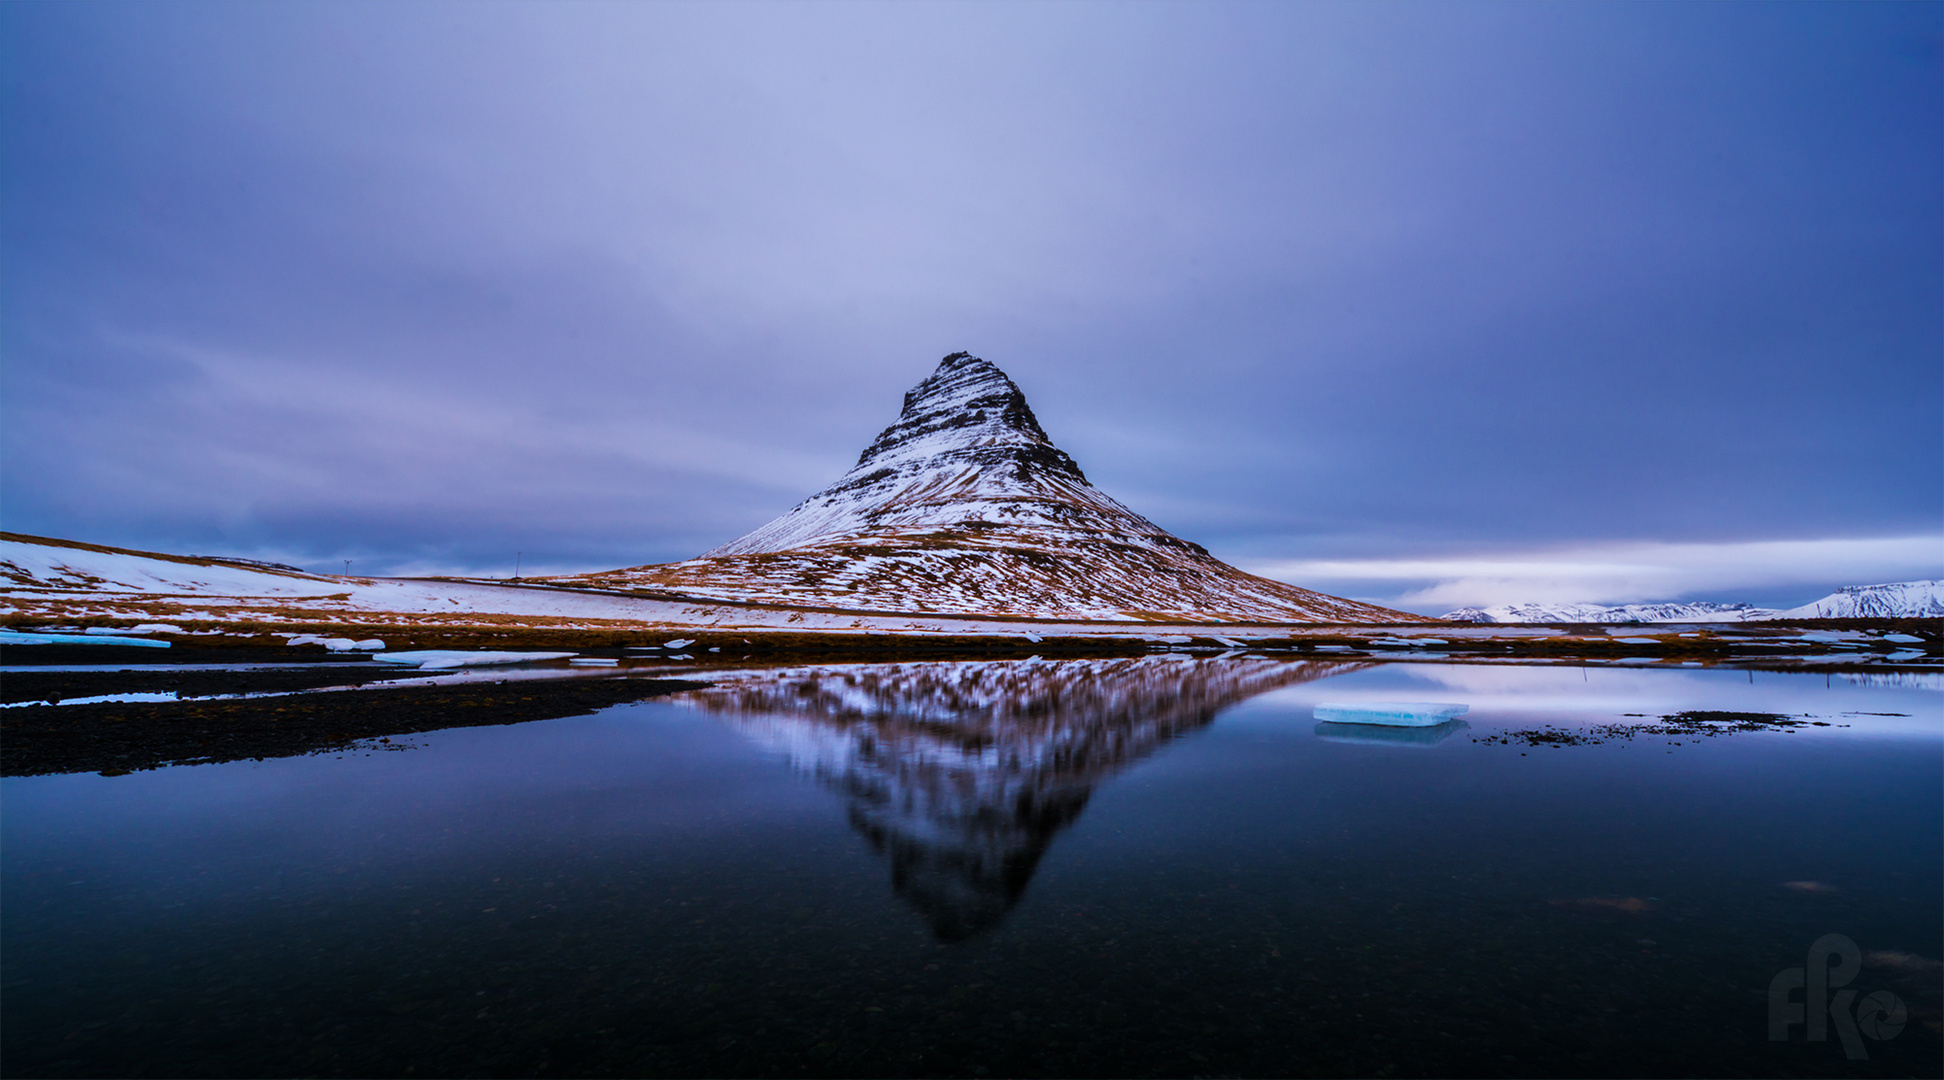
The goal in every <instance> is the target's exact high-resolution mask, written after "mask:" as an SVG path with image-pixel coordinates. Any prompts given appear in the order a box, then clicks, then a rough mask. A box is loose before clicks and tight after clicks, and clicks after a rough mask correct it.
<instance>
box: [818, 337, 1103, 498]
mask: <svg viewBox="0 0 1944 1080" xmlns="http://www.w3.org/2000/svg"><path fill="white" fill-rule="evenodd" d="M914 465H918V466H923V467H925V468H927V469H933V470H937V469H950V468H951V467H952V466H953V465H961V466H965V465H969V466H973V467H977V468H980V469H997V470H998V471H1000V472H1001V473H1005V474H1010V475H1011V476H1012V478H1014V479H1017V480H1019V481H1020V482H1022V483H1024V482H1029V481H1030V479H1031V478H1032V477H1033V476H1034V475H1035V474H1049V475H1052V476H1057V477H1059V478H1061V479H1063V480H1067V481H1071V482H1077V483H1081V484H1084V483H1086V482H1087V478H1086V476H1085V475H1084V474H1083V473H1081V471H1080V466H1079V465H1078V464H1076V463H1075V462H1074V460H1073V459H1072V458H1071V457H1068V456H1067V454H1066V453H1065V451H1062V450H1061V449H1060V448H1059V447H1056V446H1054V445H1053V443H1052V441H1051V440H1049V439H1048V438H1047V437H1046V432H1045V431H1044V430H1043V429H1041V427H1040V425H1039V418H1038V417H1035V416H1034V415H1033V409H1032V406H1030V405H1028V404H1026V395H1025V394H1023V393H1020V390H1019V387H1017V386H1015V385H1014V384H1013V381H1012V380H1011V379H1009V378H1007V377H1006V373H1005V372H1003V371H1000V370H999V369H998V368H997V367H995V366H994V365H992V364H990V363H988V362H986V361H985V360H981V359H980V358H978V357H976V356H973V355H972V354H971V353H962V352H960V353H953V354H952V355H950V356H948V357H946V358H945V359H943V360H941V361H939V363H938V370H936V371H934V372H932V373H931V375H930V376H929V377H927V378H926V379H925V381H923V382H921V383H919V384H918V385H917V386H914V387H912V388H911V390H910V391H909V392H907V393H906V394H905V396H904V410H903V411H902V412H901V413H899V414H898V420H897V422H896V423H894V424H892V425H891V426H890V427H888V428H885V429H884V431H883V432H882V433H880V434H879V435H878V437H877V439H876V441H874V442H872V443H871V445H870V446H869V447H866V448H865V450H864V453H863V454H862V455H860V456H859V457H858V459H857V467H856V469H855V470H853V475H856V474H857V473H860V472H863V471H864V470H871V469H884V468H890V469H906V468H909V467H911V466H914Z"/></svg>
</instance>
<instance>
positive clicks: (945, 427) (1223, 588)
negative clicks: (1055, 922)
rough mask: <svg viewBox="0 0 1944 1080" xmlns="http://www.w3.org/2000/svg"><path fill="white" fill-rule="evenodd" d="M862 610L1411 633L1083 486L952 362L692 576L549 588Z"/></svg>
mask: <svg viewBox="0 0 1944 1080" xmlns="http://www.w3.org/2000/svg"><path fill="white" fill-rule="evenodd" d="M554 580H555V581H557V582H561V583H586V584H591V585H597V586H599V587H601V588H605V589H624V590H641V591H657V592H660V591H666V592H671V593H678V594H681V595H684V596H692V597H698V598H707V599H712V600H734V601H744V602H754V603H768V604H794V605H803V606H808V607H820V608H839V609H843V610H856V611H881V612H912V613H921V614H939V615H998V616H1026V617H1034V618H1054V619H1061V618H1065V619H1112V620H1134V621H1160V622H1179V621H1197V620H1211V619H1213V620H1222V621H1242V622H1413V621H1418V620H1419V619H1420V616H1415V615H1409V614H1406V613H1404V612H1398V611H1390V610H1388V609H1385V608H1380V607H1375V606H1372V605H1370V604H1362V603H1358V602H1356V601H1354V600H1345V599H1342V598H1340V597H1335V596H1327V595H1324V594H1323V593H1318V592H1312V591H1310V590H1308V589H1299V588H1297V587H1295V586H1293V585H1285V584H1283V583H1282V582H1279V581H1271V580H1269V579H1267V578H1261V577H1256V576H1255V575H1253V574H1247V573H1244V572H1242V571H1240V570H1237V569H1236V568H1235V567H1232V566H1230V565H1228V564H1227V563H1224V562H1222V561H1221V560H1219V559H1217V558H1215V557H1214V556H1212V555H1210V554H1209V553H1208V551H1207V550H1206V549H1204V548H1203V547H1202V546H1201V545H1200V544H1194V543H1190V542H1189V541H1186V540H1182V539H1180V538H1179V537H1176V536H1174V535H1172V534H1170V533H1169V532H1168V531H1167V530H1166V529H1163V528H1161V527H1160V526H1159V525H1156V524H1154V523H1153V522H1151V521H1149V520H1147V519H1146V518H1144V517H1142V516H1140V515H1139V514H1136V513H1135V512H1133V511H1132V510H1129V509H1128V508H1127V507H1125V506H1122V505H1121V504H1120V503H1118V502H1115V501H1114V500H1113V499H1111V498H1109V497H1108V496H1107V495H1106V494H1105V493H1103V492H1101V491H1100V490H1099V489H1098V488H1096V487H1094V486H1093V485H1092V484H1090V483H1088V482H1087V477H1086V474H1084V473H1082V472H1081V471H1080V466H1079V464H1078V463H1076V462H1075V461H1074V460H1073V458H1071V457H1069V456H1068V455H1067V454H1066V452H1065V451H1063V450H1061V449H1060V448H1059V447H1057V446H1054V445H1053V442H1052V440H1050V439H1048V438H1047V437H1046V432H1045V431H1043V430H1041V429H1040V425H1039V421H1038V420H1037V419H1036V418H1035V417H1034V416H1033V410H1032V408H1031V407H1030V406H1028V405H1027V404H1026V395H1024V394H1022V393H1020V391H1019V387H1017V386H1015V385H1013V381H1012V380H1011V379H1009V378H1007V377H1006V374H1005V372H1003V371H1000V370H999V369H998V368H997V367H994V366H993V365H992V364H989V363H987V362H986V361H984V360H981V359H979V358H978V357H976V356H972V355H971V354H969V353H953V354H952V355H950V356H947V357H946V358H945V359H944V360H943V361H941V362H940V363H939V365H938V370H936V371H934V372H932V374H931V376H930V377H929V378H927V379H925V380H924V381H923V382H921V383H919V384H918V385H917V386H915V387H913V388H912V390H911V392H910V393H907V394H906V395H905V398H904V410H903V411H902V412H901V413H900V414H899V416H898V420H897V422H896V423H894V424H892V425H891V426H890V427H888V428H885V429H884V432H883V433H882V434H880V435H879V436H878V437H877V440H876V441H875V442H873V443H871V445H870V446H869V447H867V448H866V449H865V451H864V453H863V456H861V457H859V458H858V459H857V465H856V467H854V468H853V469H851V470H850V472H848V473H846V474H845V475H844V476H843V478H842V479H840V480H838V481H837V483H835V484H833V485H831V486H830V487H828V488H825V489H824V490H822V491H820V492H818V493H816V494H815V495H812V496H810V497H809V498H807V499H805V500H803V501H802V502H801V503H798V504H797V505H796V506H795V507H794V508H793V509H791V510H790V511H789V512H788V513H786V514H784V515H783V516H782V517H779V518H777V519H776V520H774V521H772V522H770V523H769V524H767V525H764V526H763V527H761V528H759V529H757V530H756V531H754V532H752V533H749V534H748V535H746V536H743V537H741V538H740V539H737V540H732V541H730V542H729V543H727V544H724V545H722V546H721V547H718V548H716V549H714V550H712V551H708V552H705V553H704V554H703V555H701V556H700V557H699V558H694V559H689V560H687V561H686V562H677V563H664V564H658V565H651V566H639V567H633V568H631V569H626V570H615V571H609V572H606V573H600V574H588V575H583V576H581V577H578V578H568V579H554Z"/></svg>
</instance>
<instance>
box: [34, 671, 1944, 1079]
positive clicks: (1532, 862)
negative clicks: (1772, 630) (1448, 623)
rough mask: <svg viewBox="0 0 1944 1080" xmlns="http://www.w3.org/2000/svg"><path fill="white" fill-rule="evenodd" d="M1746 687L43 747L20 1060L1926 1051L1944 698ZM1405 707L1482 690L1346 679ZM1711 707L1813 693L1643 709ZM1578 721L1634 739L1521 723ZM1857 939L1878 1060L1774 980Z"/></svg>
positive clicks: (1430, 676)
mask: <svg viewBox="0 0 1944 1080" xmlns="http://www.w3.org/2000/svg"><path fill="white" fill-rule="evenodd" d="M1750 679H1751V676H1749V675H1748V673H1746V672H1741V671H1702V670H1686V671H1666V670H1621V669H1593V670H1590V671H1582V670H1581V669H1578V668H1561V667H1511V666H1476V665H1472V666H1462V665H1423V664H1391V665H1382V666H1367V665H1357V664H1321V663H1298V664H1287V663H1279V662H1271V661H1265V660H1259V659H1251V658H1246V657H1244V658H1233V659H1215V660H1189V659H1187V658H1185V657H1152V658H1148V659H1144V660H1114V661H1074V662H1059V663H1045V662H1019V663H980V664H912V665H877V666H869V667H831V668H819V669H797V670H794V671H791V672H787V673H748V674H746V675H745V676H741V677H737V678H731V679H728V680H725V681H724V682H723V683H721V684H719V685H718V686H716V687H714V688H712V689H710V690H706V691H701V692H698V693H695V694H693V695H690V696H688V697H685V698H682V699H670V700H662V701H654V702H648V703H643V704H638V705H628V706H620V707H616V708H612V709H608V710H606V711H603V712H601V713H599V714H596V715H592V716H584V717H576V718H569V719H562V720H553V721H545V722H539V723H531V724H524V725H517V726H511V727H490V728H469V729H456V730H451V731H444V732H437V733H433V734H430V735H422V736H414V737H412V738H411V739H410V740H409V743H410V745H411V748H410V749H405V750H401V751H397V752H392V751H387V750H383V749H375V748H373V749H369V750H359V751H357V752H355V753H352V754H347V755H344V756H321V757H308V758H292V759H283V760H273V761H265V762H242V763H231V764H222V765H205V766H196V767H187V768H173V769H163V770H158V771H153V772H146V773H137V774H134V775H128V776H120V777H113V778H108V777H99V776H93V775H67V776H43V777H16V778H8V779H6V780H4V781H0V800H3V802H0V809H4V818H3V819H0V828H3V829H4V834H3V839H4V846H3V847H0V873H3V875H4V876H3V877H0V887H3V888H4V908H0V947H3V948H4V952H0V957H4V969H5V970H4V994H3V996H0V1009H3V1010H4V1013H3V1015H0V1019H3V1020H4V1028H3V1029H0V1037H3V1039H4V1058H3V1059H0V1068H4V1070H5V1072H6V1074H8V1075H12V1076H43V1075H45V1076H53V1075H63V1076H66V1075H94V1076H174V1075H219V1076H246V1075H247V1076H282V1075H299V1074H311V1075H373V1076H380V1075H382V1076H406V1075H411V1076H441V1075H451V1076H510V1075H610V1074H623V1075H649V1074H680V1075H724V1076H732V1075H733V1076H764V1075H789V1076H794V1075H857V1076H890V1075H945V1076H1002V1075H1067V1076H1089V1075H1103V1076H1121V1075H1130V1076H1134V1075H1255V1076H1267V1075H1292V1074H1293V1075H1587V1076H1596V1075H1600V1076H1604V1075H1667V1076H1675V1075H1720V1074H1754V1075H1777V1074H1782V1073H1791V1074H1797V1075H1924V1076H1935V1075H1937V1074H1938V1073H1939V1070H1940V1054H1939V1035H1938V1028H1937V1024H1938V1001H1937V994H1938V991H1937V979H1938V968H1937V965H1936V961H1937V960H1938V958H1939V955H1940V952H1941V951H1944V948H1941V945H1940V923H1941V922H1944V899H1941V897H1944V839H1940V837H1941V836H1944V715H1941V710H1940V707H1939V706H1940V695H1939V694H1938V693H1937V692H1936V691H1935V690H1934V689H1925V688H1921V687H1911V686H1901V687H1900V686H1894V685H1892V686H1862V685H1852V684H1850V683H1848V682H1845V681H1843V680H1842V679H1841V678H1840V677H1838V678H1835V679H1830V680H1828V685H1825V676H1823V675H1813V676H1807V675H1781V674H1768V673H1757V674H1755V675H1754V676H1752V682H1751V681H1750ZM1380 700H1381V701H1395V700H1422V701H1439V702H1461V703H1465V704H1468V705H1470V707H1471V708H1470V712H1469V713H1468V714H1467V715H1466V717H1465V719H1464V722H1463V723H1462V724H1458V725H1451V726H1448V727H1446V728H1443V729H1439V730H1438V731H1435V732H1432V733H1431V734H1430V735H1428V736H1427V735H1424V734H1422V733H1417V734H1414V735H1412V734H1405V735H1391V736H1387V734H1386V733H1385V732H1384V731H1382V730H1376V731H1370V730H1365V731H1361V732H1359V731H1354V730H1350V731H1346V730H1344V729H1340V728H1337V727H1334V726H1324V727H1322V728H1319V726H1318V724H1317V723H1316V722H1315V721H1314V720H1313V719H1312V718H1311V709H1312V708H1313V707H1314V705H1315V704H1317V703H1319V702H1324V701H1332V702H1357V701H1380ZM1683 710H1738V711H1754V712H1763V713H1774V714H1783V715H1787V716H1790V717H1792V718H1795V719H1797V720H1799V721H1801V723H1800V724H1799V725H1798V726H1794V727H1784V728H1778V729H1774V730H1760V731H1747V730H1743V731H1737V732H1735V733H1732V734H1721V735H1716V736H1713V737H1696V736H1694V735H1691V734H1690V735H1667V734H1654V733H1651V732H1648V731H1641V732H1636V733H1633V734H1632V735H1631V736H1630V737H1629V736H1627V735H1625V734H1615V733H1614V732H1613V730H1612V728H1613V727H1614V726H1615V725H1635V726H1638V725H1641V724H1646V723H1650V720H1651V718H1652V717H1658V716H1661V715H1664V714H1670V713H1676V712H1680V711H1683ZM1627 714H1643V715H1641V716H1629V715H1627ZM1818 722H1819V723H1821V724H1824V725H1828V726H1816V724H1817V723H1818ZM1549 724H1550V725H1552V726H1553V729H1554V730H1555V731H1564V732H1568V733H1571V734H1573V735H1574V736H1583V735H1587V734H1592V735H1595V736H1596V738H1594V739H1592V740H1587V741H1577V740H1576V739H1575V740H1568V743H1569V744H1566V745H1556V744H1553V743H1540V744H1537V745H1535V744H1533V743H1532V742H1531V741H1530V740H1528V739H1524V738H1520V737H1516V735H1517V733H1518V732H1522V731H1544V730H1545V727H1546V725H1549ZM1602 731H1604V735H1602V734H1601V733H1602ZM1506 734H1512V735H1514V736H1515V737H1514V738H1512V739H1511V740H1510V741H1509V742H1507V741H1499V740H1498V739H1497V738H1496V737H1497V736H1501V735H1506ZM1413 740H1415V741H1413ZM1488 740H1489V741H1488ZM1677 744H1678V745H1677ZM1826 934H1842V935H1846V936H1847V937H1848V938H1849V939H1851V940H1853V941H1855V942H1856V943H1857V946H1858V948H1859V949H1860V950H1861V951H1862V952H1863V953H1864V954H1865V955H1866V956H1867V957H1868V958H1869V959H1868V962H1867V963H1866V965H1865V967H1864V969H1863V971H1862V973H1861V974H1860V975H1858V976H1857V977H1856V978H1855V980H1854V981H1853V982H1852V983H1851V984H1850V985H1851V987H1853V988H1855V989H1856V990H1857V991H1858V995H1857V996H1858V998H1861V997H1862V996H1864V995H1867V994H1869V993H1871V992H1875V991H1884V992H1887V993H1892V994H1895V995H1897V997H1898V999H1899V1000H1900V1001H1902V1002H1905V1003H1906V1009H1907V1013H1908V1016H1907V1019H1906V1022H1905V1025H1904V1028H1903V1029H1902V1031H1901V1033H1900V1034H1898V1035H1896V1037H1894V1038H1891V1039H1888V1040H1886V1041H1876V1040H1871V1041H1867V1042H1866V1045H1865V1049H1866V1051H1867V1053H1868V1055H1869V1057H1868V1058H1867V1059H1866V1060H1851V1059H1849V1058H1848V1057H1846V1056H1845V1053H1844V1050H1843V1047H1842V1045H1841V1043H1840V1042H1839V1041H1838V1040H1837V1036H1836V1033H1835V1032H1834V1030H1833V1028H1832V1030H1831V1033H1830V1034H1829V1035H1828V1038H1827V1040H1826V1041H1823V1042H1817V1043H1812V1042H1807V1041H1805V1038H1804V1028H1803V1027H1802V1026H1801V1025H1796V1026H1795V1027H1793V1028H1792V1029H1791V1040H1792V1041H1790V1042H1784V1043H1776V1042H1771V1041H1770V1040H1769V1039H1768V1028H1767V1017H1768V998H1767V992H1768V987H1769V984H1770V981H1771V979H1772V978H1773V977H1774V976H1775V975H1776V974H1777V973H1778V972H1780V971H1783V970H1784V969H1787V968H1790V967H1800V966H1802V965H1803V964H1804V963H1805V959H1804V958H1805V955H1806V953H1807V951H1808V949H1809V946H1810V944H1811V942H1812V941H1814V940H1816V939H1817V938H1819V937H1821V936H1823V935H1826ZM1794 1000H1797V1001H1800V1000H1801V991H1796V996H1795V998H1794Z"/></svg>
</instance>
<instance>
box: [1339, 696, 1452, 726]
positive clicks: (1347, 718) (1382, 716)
mask: <svg viewBox="0 0 1944 1080" xmlns="http://www.w3.org/2000/svg"><path fill="white" fill-rule="evenodd" d="M1470 710H1471V706H1469V705H1446V704H1439V703H1437V702H1427V701H1366V702H1362V703H1359V704H1348V705H1347V704H1343V703H1340V702H1327V701H1326V702H1324V703H1323V704H1321V705H1318V706H1317V707H1316V710H1315V713H1314V715H1315V716H1316V718H1317V719H1318V720H1327V721H1329V722H1331V723H1333V724H1380V725H1382V726H1384V727H1431V726H1432V725H1434V724H1442V723H1444V722H1445V721H1446V720H1453V719H1456V718H1458V717H1460V716H1463V715H1465V713H1467V712H1469V711H1470Z"/></svg>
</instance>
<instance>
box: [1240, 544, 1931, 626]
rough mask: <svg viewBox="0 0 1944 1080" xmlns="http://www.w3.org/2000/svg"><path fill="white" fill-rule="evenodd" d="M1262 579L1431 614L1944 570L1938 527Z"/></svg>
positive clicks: (1883, 578)
mask: <svg viewBox="0 0 1944 1080" xmlns="http://www.w3.org/2000/svg"><path fill="white" fill-rule="evenodd" d="M1244 569H1247V570H1249V571H1250V572H1252V573H1257V574H1261V575H1263V576H1264V577H1270V578H1275V579H1276V580H1278V581H1287V582H1291V583H1293V584H1300V585H1303V586H1304V587H1306V588H1313V589H1322V590H1324V591H1326V592H1337V593H1342V594H1344V595H1350V596H1355V597H1356V598H1358V599H1363V600H1371V601H1374V602H1378V603H1385V604H1389V605H1391V606H1393V607H1398V608H1401V609H1403V610H1406V611H1415V612H1419V613H1421V614H1426V615H1442V614H1444V613H1445V612H1447V611H1452V610H1454V609H1456V608H1461V607H1490V606H1493V605H1496V604H1514V603H1557V604H1630V603H1640V602H1651V601H1660V600H1668V601H1673V600H1712V601H1717V602H1744V603H1753V604H1755V605H1756V606H1757V607H1778V608H1781V607H1796V606H1799V605H1801V604H1806V603H1809V602H1810V601H1812V600H1817V599H1820V598H1821V597H1823V596H1826V595H1828V594H1829V593H1830V592H1832V591H1834V590H1835V589H1837V588H1840V587H1842V586H1845V585H1875V584H1882V583H1884V582H1891V581H1916V580H1935V579H1940V578H1944V534H1933V535H1928V536H1892V537H1870V538H1844V539H1829V540H1762V541H1739V542H1728V543H1712V544H1708V543H1686V544H1670V543H1624V544H1587V545H1576V546H1570V547H1563V548H1555V549H1551V550H1541V551H1530V552H1490V553H1479V554H1474V555H1467V556H1453V557H1445V558H1436V559H1410V558H1403V559H1295V560H1282V561H1266V562H1256V563H1252V564H1249V565H1246V566H1245V567H1244Z"/></svg>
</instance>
